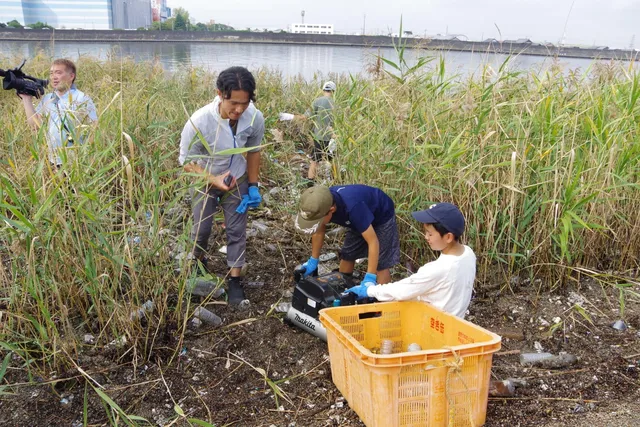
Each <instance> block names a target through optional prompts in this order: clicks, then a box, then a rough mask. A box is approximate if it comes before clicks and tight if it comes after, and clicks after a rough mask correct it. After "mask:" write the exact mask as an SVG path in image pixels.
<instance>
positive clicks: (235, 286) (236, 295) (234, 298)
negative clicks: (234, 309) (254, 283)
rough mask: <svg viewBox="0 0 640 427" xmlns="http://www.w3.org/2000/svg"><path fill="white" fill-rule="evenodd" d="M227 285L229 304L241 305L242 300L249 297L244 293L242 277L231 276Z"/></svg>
mask: <svg viewBox="0 0 640 427" xmlns="http://www.w3.org/2000/svg"><path fill="white" fill-rule="evenodd" d="M227 285H228V288H229V290H228V291H227V295H229V300H228V302H229V305H234V306H237V305H240V303H241V302H242V301H244V300H245V299H247V298H246V297H245V295H244V288H243V287H242V283H240V277H229V278H228V279H227Z"/></svg>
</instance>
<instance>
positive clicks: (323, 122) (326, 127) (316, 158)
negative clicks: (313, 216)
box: [279, 81, 336, 181]
mask: <svg viewBox="0 0 640 427" xmlns="http://www.w3.org/2000/svg"><path fill="white" fill-rule="evenodd" d="M335 91H336V84H335V83H334V82H332V81H328V82H325V83H324V84H323V85H322V96H320V97H318V98H316V99H315V100H314V101H313V104H311V109H310V110H307V112H305V113H304V115H293V114H288V113H280V115H279V118H280V120H293V119H298V120H306V119H309V118H311V119H312V120H313V148H312V149H311V162H310V163H309V172H308V174H307V178H309V180H311V181H313V180H314V179H316V175H317V174H318V164H319V163H320V162H321V161H322V160H323V159H324V158H329V159H331V155H330V154H329V151H330V147H329V145H330V141H331V140H332V139H333V121H334V100H333V94H334V92H335Z"/></svg>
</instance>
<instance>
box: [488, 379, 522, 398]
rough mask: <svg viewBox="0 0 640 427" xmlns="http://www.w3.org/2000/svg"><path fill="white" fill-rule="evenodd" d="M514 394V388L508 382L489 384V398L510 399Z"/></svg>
mask: <svg viewBox="0 0 640 427" xmlns="http://www.w3.org/2000/svg"><path fill="white" fill-rule="evenodd" d="M515 394H516V386H515V385H514V384H513V382H511V381H510V380H504V381H491V382H490V383H489V396H491V397H512V396H513V395H515Z"/></svg>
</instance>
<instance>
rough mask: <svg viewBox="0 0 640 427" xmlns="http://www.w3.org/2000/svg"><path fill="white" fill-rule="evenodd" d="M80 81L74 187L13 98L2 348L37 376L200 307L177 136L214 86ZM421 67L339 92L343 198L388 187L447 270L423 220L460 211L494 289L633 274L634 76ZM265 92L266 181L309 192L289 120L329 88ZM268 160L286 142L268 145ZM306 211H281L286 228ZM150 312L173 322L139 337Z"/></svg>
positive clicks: (638, 248)
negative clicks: (88, 126) (192, 281)
mask: <svg viewBox="0 0 640 427" xmlns="http://www.w3.org/2000/svg"><path fill="white" fill-rule="evenodd" d="M389 61H390V62H393V61H394V59H393V58H391V59H389ZM2 63H5V64H6V63H17V60H16V59H15V58H5V59H4V60H3V62H2ZM426 64H429V66H430V67H432V68H431V69H430V70H429V71H426V72H425V69H420V68H421V67H422V66H424V67H426V66H427V65H426ZM78 65H79V73H78V86H79V87H80V89H81V90H83V91H85V92H86V93H88V94H90V95H91V96H92V97H93V99H94V101H95V103H96V105H97V107H98V111H99V122H98V125H97V126H96V128H95V129H94V130H93V131H92V138H91V143H90V144H87V145H84V146H82V148H80V149H79V150H78V153H77V154H78V155H77V158H78V159H80V160H76V161H69V162H68V164H67V165H66V167H65V169H66V171H67V173H68V177H66V178H65V177H64V176H62V175H61V174H60V173H58V172H56V171H53V170H51V168H50V166H49V164H48V161H47V160H46V159H47V158H46V151H45V149H44V147H45V142H44V139H43V135H42V134H38V135H36V134H34V133H33V132H32V131H31V130H30V129H28V127H27V125H26V120H25V117H24V111H23V109H22V106H21V105H20V102H19V100H18V99H16V97H15V94H14V93H13V92H8V91H3V92H2V93H0V117H2V126H1V127H0V140H1V143H0V219H1V220H2V221H1V223H0V256H1V258H2V262H3V265H4V268H3V269H1V270H0V283H1V287H0V307H6V309H3V311H2V312H1V313H0V316H1V320H2V321H1V322H0V345H2V348H3V350H4V354H6V353H7V352H12V353H13V354H15V355H17V356H18V357H19V358H21V360H22V364H23V367H24V368H25V369H34V368H36V367H37V369H43V370H45V371H48V370H55V368H56V367H59V366H60V365H66V366H69V364H70V363H69V358H73V357H75V356H77V354H78V353H79V351H80V348H79V345H80V344H79V343H80V342H82V335H83V334H84V333H88V332H91V333H92V334H94V335H95V337H96V340H97V345H99V346H104V345H106V344H107V343H109V342H111V341H112V340H114V339H115V338H118V337H126V340H127V341H126V342H127V344H126V346H125V348H124V349H123V350H122V351H123V352H124V351H127V349H129V348H131V347H136V348H137V349H138V351H136V352H133V353H132V354H135V357H138V358H145V357H147V355H149V354H150V353H151V352H152V350H153V348H154V346H155V345H156V333H157V331H158V324H162V323H164V322H166V321H169V320H170V321H172V322H176V323H177V324H178V325H182V326H181V328H183V327H184V326H183V325H185V324H186V322H185V321H184V320H185V313H188V312H189V310H192V309H193V308H192V307H188V306H187V305H186V304H188V303H187V302H185V301H188V299H185V298H183V296H184V294H185V289H184V283H185V280H186V277H184V276H176V275H175V274H174V272H173V270H174V263H173V260H172V259H171V256H170V254H169V251H168V249H167V248H168V247H170V246H171V245H172V244H178V245H183V246H184V247H186V248H188V246H189V244H190V242H189V239H188V234H187V232H186V230H188V229H189V227H190V224H188V223H187V224H184V225H183V224H182V223H181V222H180V221H177V220H175V219H170V218H169V217H168V215H167V212H168V211H169V210H170V209H171V208H174V207H177V206H180V205H181V204H182V203H183V200H184V196H185V195H186V194H187V191H188V186H189V185H193V182H192V180H191V179H187V178H186V177H184V176H182V174H181V173H180V167H179V165H178V163H177V156H178V144H179V136H180V131H181V129H182V127H183V125H184V123H185V121H186V119H187V117H188V115H189V114H191V113H192V112H194V111H195V110H196V109H197V108H199V107H201V106H202V105H204V104H205V103H207V102H209V101H210V100H211V99H212V98H213V94H214V82H215V76H214V75H211V74H208V73H206V72H204V71H202V70H192V71H190V72H186V73H178V74H175V75H168V74H166V73H164V72H163V70H162V69H161V68H160V66H159V65H158V64H151V63H134V62H132V61H129V60H125V61H122V62H121V61H119V60H116V59H113V60H107V61H103V62H101V61H97V60H94V59H91V58H82V59H81V60H80V61H78ZM28 67H29V68H28V70H27V71H28V72H29V73H30V74H33V75H46V74H47V70H48V67H49V59H48V58H45V57H43V56H39V57H36V58H33V59H31V60H30V61H29V63H28ZM421 67H419V68H418V69H415V70H413V71H410V68H407V67H405V66H402V67H400V68H401V69H402V70H401V71H402V72H401V74H395V75H394V77H391V76H389V75H386V74H384V73H379V74H378V76H377V78H375V79H362V78H352V77H349V76H335V78H336V80H337V83H338V87H339V90H338V91H337V94H336V102H337V105H338V106H339V107H338V110H337V117H336V126H335V129H336V132H337V134H338V140H339V144H340V145H339V153H338V156H337V158H336V165H335V169H336V171H338V176H337V181H338V182H341V183H367V184H369V185H374V186H378V187H380V188H382V189H384V190H385V191H386V192H387V193H388V194H389V195H390V196H391V197H392V198H393V199H394V201H395V203H396V209H397V211H398V214H399V218H400V220H399V224H400V228H401V236H402V242H403V252H404V254H405V255H406V256H407V257H409V258H411V259H414V260H416V261H417V262H424V261H425V260H427V259H428V258H429V257H430V256H432V255H431V253H430V252H429V250H428V249H427V248H426V245H425V243H424V240H423V238H422V236H421V234H420V232H419V227H417V224H416V223H415V222H414V221H413V220H412V219H411V216H410V212H411V211H412V210H415V209H422V208H425V207H427V206H428V205H429V204H430V203H431V202H435V201H450V202H453V203H456V204H457V205H458V206H460V208H461V209H462V211H463V212H464V214H465V215H466V218H467V232H466V235H465V242H466V243H468V244H470V245H471V246H472V247H473V249H474V250H475V252H476V254H477V255H478V278H479V283H482V281H484V280H487V277H488V276H489V275H491V278H492V280H496V276H495V272H496V271H497V272H499V273H501V274H502V275H503V277H504V278H505V280H504V283H505V284H508V278H509V277H510V276H511V275H513V274H526V275H531V276H533V275H535V276H537V277H540V278H543V281H544V283H545V284H546V287H545V289H549V288H552V287H555V286H561V285H563V284H564V283H565V282H566V278H567V277H569V275H570V274H571V272H572V271H573V270H571V269H572V268H575V267H589V268H590V269H591V270H593V271H599V270H605V269H613V270H618V271H620V270H625V269H629V268H634V267H636V266H637V262H638V253H640V233H638V231H639V228H640V227H639V218H640V216H639V215H638V210H639V208H640V202H638V200H639V199H640V197H639V196H640V192H639V191H638V176H639V164H640V162H639V160H640V158H639V157H640V135H639V132H638V129H639V126H638V125H639V124H640V106H639V105H638V98H639V96H640V76H639V75H638V73H637V72H635V71H634V70H632V69H631V68H630V67H628V66H626V65H624V64H622V65H619V64H604V65H594V66H593V67H592V68H591V69H589V70H582V71H581V72H576V73H563V72H562V70H561V69H560V68H558V67H555V68H552V69H550V70H549V71H547V72H545V73H544V74H535V73H516V72H511V71H509V67H508V64H506V66H504V67H502V68H501V69H499V70H491V69H485V70H484V71H483V72H482V73H481V74H480V75H478V76H475V77H469V78H465V79H455V80H454V79H451V78H448V77H447V73H445V72H444V67H445V63H444V61H432V62H428V61H424V62H423V63H422V65H421ZM391 68H393V67H391ZM255 75H256V78H257V81H258V93H257V97H258V101H257V105H258V107H259V108H260V109H261V110H262V111H263V112H264V113H265V116H266V118H267V124H266V128H267V129H271V128H279V129H281V130H284V131H285V136H286V137H285V142H283V143H276V144H272V145H269V146H268V147H266V148H265V150H264V151H263V153H264V155H263V165H264V167H263V169H262V181H263V182H265V183H268V185H271V186H275V185H287V184H290V183H295V182H296V181H297V180H299V173H298V174H297V175H296V172H294V171H292V170H291V168H289V167H288V166H287V165H288V161H289V159H291V157H292V156H293V155H294V154H295V152H296V150H299V149H300V148H303V145H302V143H301V141H302V140H303V139H304V138H305V137H306V136H305V135H306V134H305V131H304V129H302V128H300V127H298V126H296V125H292V124H282V123H277V122H276V118H277V113H278V112H280V111H291V112H298V113H301V112H304V110H305V109H307V108H308V106H309V105H310V104H311V101H312V100H313V99H314V97H316V96H317V95H318V88H319V87H320V82H319V81H315V82H305V81H303V80H301V79H291V80H290V81H289V82H287V83H285V82H284V81H283V80H282V78H281V76H280V75H278V74H275V73H273V72H266V71H258V72H257V73H256V74H255ZM398 76H400V78H398ZM127 135H128V136H130V139H129V138H128V137H127ZM266 142H273V141H272V138H271V136H270V133H269V132H268V131H267V139H266ZM273 160H276V161H278V162H279V163H276V162H274V161H273ZM293 206H295V203H292V204H291V205H288V206H281V207H275V208H274V209H282V210H283V211H284V212H283V215H289V214H291V213H293ZM147 213H149V214H150V218H147V217H148V215H147ZM164 229H173V230H179V231H178V233H177V234H171V233H166V232H163V230H164ZM135 236H139V237H140V240H141V241H140V243H139V244H134V243H132V238H133V237H135ZM625 283H626V282H625ZM619 289H620V290H621V293H624V292H623V291H624V289H626V288H625V286H620V287H619ZM176 296H177V298H176ZM169 298H173V299H174V300H177V303H175V304H173V305H169V304H168V300H169ZM148 299H153V301H154V303H155V307H156V309H155V312H154V316H156V318H157V320H158V322H159V323H158V322H152V324H150V325H148V326H146V325H145V326H143V325H142V324H141V323H139V322H133V321H131V318H130V313H131V311H132V310H134V309H135V308H137V307H139V306H140V305H141V304H143V303H144V302H145V301H146V300H148ZM621 301H624V298H623V297H621ZM182 331H183V330H182V329H181V330H180V331H179V332H178V333H181V332H182ZM3 359H4V360H7V359H5V358H3ZM0 378H1V376H0ZM0 387H1V384H0Z"/></svg>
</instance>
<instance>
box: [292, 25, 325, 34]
mask: <svg viewBox="0 0 640 427" xmlns="http://www.w3.org/2000/svg"><path fill="white" fill-rule="evenodd" d="M289 30H290V32H292V33H296V34H333V24H304V23H303V24H291V27H289Z"/></svg>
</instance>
